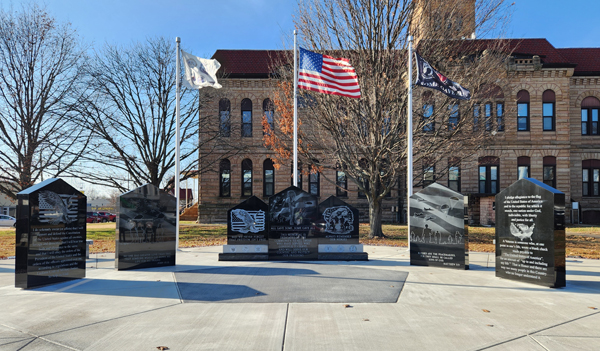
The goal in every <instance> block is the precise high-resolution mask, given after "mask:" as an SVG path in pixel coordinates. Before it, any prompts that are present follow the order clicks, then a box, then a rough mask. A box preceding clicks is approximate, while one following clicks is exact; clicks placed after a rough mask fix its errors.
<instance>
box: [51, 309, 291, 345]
mask: <svg viewBox="0 0 600 351" xmlns="http://www.w3.org/2000/svg"><path fill="white" fill-rule="evenodd" d="M286 310H287V307H286V304H180V305H177V306H172V307H169V308H164V309H156V310H153V311H148V312H144V313H139V314H136V315H132V316H127V317H124V318H116V319H114V320H107V321H105V322H100V323H94V324H90V325H83V326H80V327H78V328H71V329H67V330H59V331H57V332H55V333H52V334H51V335H45V336H44V337H45V338H47V339H49V340H52V341H55V342H57V343H61V344H64V345H68V346H69V347H72V348H74V349H77V350H90V351H91V350H102V351H104V350H156V348H157V347H158V346H167V347H169V349H171V350H281V345H282V343H283V334H284V327H285V320H286Z"/></svg>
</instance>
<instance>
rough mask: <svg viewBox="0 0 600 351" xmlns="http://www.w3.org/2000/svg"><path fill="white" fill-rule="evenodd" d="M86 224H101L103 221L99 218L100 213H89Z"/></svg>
mask: <svg viewBox="0 0 600 351" xmlns="http://www.w3.org/2000/svg"><path fill="white" fill-rule="evenodd" d="M85 221H86V223H100V222H101V221H102V219H100V218H99V217H98V213H96V212H88V213H87V218H86V220H85Z"/></svg>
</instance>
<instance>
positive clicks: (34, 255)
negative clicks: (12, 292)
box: [15, 178, 87, 289]
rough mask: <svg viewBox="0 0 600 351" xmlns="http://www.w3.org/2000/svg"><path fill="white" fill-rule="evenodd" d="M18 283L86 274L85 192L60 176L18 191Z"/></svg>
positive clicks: (46, 281) (24, 285)
mask: <svg viewBox="0 0 600 351" xmlns="http://www.w3.org/2000/svg"><path fill="white" fill-rule="evenodd" d="M17 201H18V204H17V226H16V262H15V286H16V287H18V288H24V289H28V288H34V287H37V286H43V285H48V284H56V283H61V282H64V281H69V280H73V279H80V278H85V249H86V243H85V240H86V206H87V199H86V197H85V195H83V194H82V193H80V192H79V191H77V190H76V189H75V188H73V187H72V186H70V185H69V184H67V183H66V182H65V181H64V180H62V179H58V178H52V179H48V180H46V181H43V182H41V183H39V184H37V185H34V186H32V187H30V188H27V189H25V190H23V191H21V192H20V193H18V194H17Z"/></svg>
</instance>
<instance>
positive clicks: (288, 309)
mask: <svg viewBox="0 0 600 351" xmlns="http://www.w3.org/2000/svg"><path fill="white" fill-rule="evenodd" d="M289 311H290V304H289V303H287V307H286V309H285V323H284V324H283V338H282V340H281V351H284V350H285V333H287V324H288V314H289Z"/></svg>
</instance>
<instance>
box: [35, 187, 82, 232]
mask: <svg viewBox="0 0 600 351" xmlns="http://www.w3.org/2000/svg"><path fill="white" fill-rule="evenodd" d="M38 203H39V208H40V214H39V221H40V222H42V223H49V224H59V223H65V224H68V223H72V222H75V221H77V205H78V200H77V195H64V194H57V193H55V192H53V191H49V190H45V191H40V193H39V194H38Z"/></svg>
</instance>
